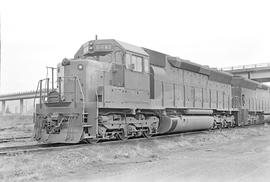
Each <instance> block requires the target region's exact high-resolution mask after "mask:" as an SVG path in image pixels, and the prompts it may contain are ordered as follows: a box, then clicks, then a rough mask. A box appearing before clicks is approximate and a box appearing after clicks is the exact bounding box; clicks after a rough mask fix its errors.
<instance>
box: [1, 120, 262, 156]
mask: <svg viewBox="0 0 270 182" xmlns="http://www.w3.org/2000/svg"><path fill="white" fill-rule="evenodd" d="M254 126H258V125H254ZM254 126H253V125H251V126H248V127H247V126H244V127H242V128H249V127H254ZM234 129H240V128H239V127H238V128H230V130H234ZM222 130H227V129H222ZM222 130H204V131H194V132H187V133H176V134H166V135H165V134H162V135H156V136H153V137H151V138H147V139H146V138H142V137H140V138H132V139H129V140H104V141H101V142H100V143H98V145H121V144H128V143H133V142H135V141H142V142H147V141H151V140H157V139H168V138H176V137H179V136H187V135H195V134H209V133H212V132H217V131H221V132H222ZM90 145H92V144H90ZM83 147H89V144H87V143H79V144H36V145H22V146H12V147H2V148H0V155H16V154H22V153H34V152H45V151H46V152H50V151H61V150H63V149H73V148H76V149H77V148H83Z"/></svg>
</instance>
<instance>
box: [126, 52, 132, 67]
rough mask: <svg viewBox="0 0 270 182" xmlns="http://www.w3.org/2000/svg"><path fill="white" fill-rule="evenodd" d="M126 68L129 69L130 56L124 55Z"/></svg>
mask: <svg viewBox="0 0 270 182" xmlns="http://www.w3.org/2000/svg"><path fill="white" fill-rule="evenodd" d="M126 68H127V69H131V56H130V54H126Z"/></svg>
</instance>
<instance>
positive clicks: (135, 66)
mask: <svg viewBox="0 0 270 182" xmlns="http://www.w3.org/2000/svg"><path fill="white" fill-rule="evenodd" d="M146 64H147V66H146ZM148 64H149V62H148V61H146V63H145V62H143V57H140V56H136V55H130V54H126V68H127V69H130V70H133V71H137V72H143V69H144V71H149V66H148Z"/></svg>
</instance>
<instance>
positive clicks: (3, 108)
mask: <svg viewBox="0 0 270 182" xmlns="http://www.w3.org/2000/svg"><path fill="white" fill-rule="evenodd" d="M5 112H6V101H5V100H3V101H2V115H4V114H5Z"/></svg>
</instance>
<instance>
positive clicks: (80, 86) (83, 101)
mask: <svg viewBox="0 0 270 182" xmlns="http://www.w3.org/2000/svg"><path fill="white" fill-rule="evenodd" d="M75 78H76V80H77V81H78V84H79V88H80V91H81V94H82V97H83V100H82V103H83V112H82V113H84V112H85V110H84V109H85V95H84V93H83V89H82V85H81V82H80V79H79V78H78V76H76V77H75Z"/></svg>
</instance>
